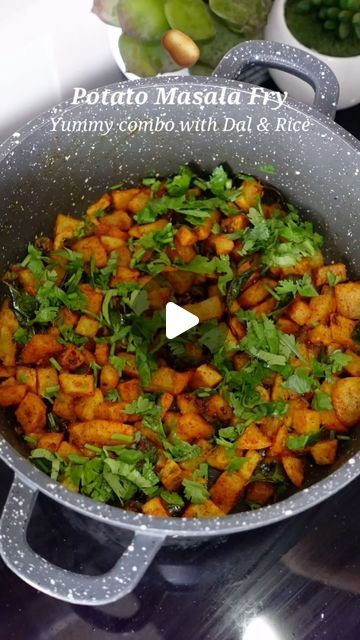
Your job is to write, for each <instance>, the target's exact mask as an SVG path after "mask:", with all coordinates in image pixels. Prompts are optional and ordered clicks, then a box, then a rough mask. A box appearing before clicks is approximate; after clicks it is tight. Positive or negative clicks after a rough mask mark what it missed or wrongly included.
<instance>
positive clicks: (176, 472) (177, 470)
mask: <svg viewBox="0 0 360 640" xmlns="http://www.w3.org/2000/svg"><path fill="white" fill-rule="evenodd" d="M183 478H184V472H183V470H182V469H181V467H180V466H179V465H178V464H177V463H176V462H175V461H174V460H167V461H166V462H165V464H164V466H163V468H162V469H161V471H160V480H161V482H162V484H163V485H164V487H165V489H167V491H178V490H179V489H180V488H181V483H182V481H183Z"/></svg>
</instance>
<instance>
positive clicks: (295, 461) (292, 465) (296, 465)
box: [282, 456, 305, 489]
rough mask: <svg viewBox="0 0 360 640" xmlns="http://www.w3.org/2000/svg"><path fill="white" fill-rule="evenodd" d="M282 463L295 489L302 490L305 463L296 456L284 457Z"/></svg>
mask: <svg viewBox="0 0 360 640" xmlns="http://www.w3.org/2000/svg"><path fill="white" fill-rule="evenodd" d="M282 463H283V467H284V469H285V473H286V475H287V477H288V478H289V479H290V480H291V482H292V483H293V484H294V485H295V487H297V488H298V489H301V486H302V483H303V482H304V467H305V464H304V461H303V460H302V459H301V458H296V457H295V456H283V457H282Z"/></svg>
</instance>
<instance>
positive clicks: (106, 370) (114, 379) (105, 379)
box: [100, 364, 120, 394]
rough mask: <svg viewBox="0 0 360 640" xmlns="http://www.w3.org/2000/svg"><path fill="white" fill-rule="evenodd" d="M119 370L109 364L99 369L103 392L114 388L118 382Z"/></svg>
mask: <svg viewBox="0 0 360 640" xmlns="http://www.w3.org/2000/svg"><path fill="white" fill-rule="evenodd" d="M119 377H120V376H119V372H118V370H117V369H115V367H113V366H112V365H111V364H106V365H105V366H104V367H103V368H102V369H101V371H100V387H101V391H102V392H103V393H105V394H106V393H107V392H108V391H110V390H111V389H116V387H117V386H118V384H119Z"/></svg>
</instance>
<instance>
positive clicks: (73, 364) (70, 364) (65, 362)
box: [58, 344, 85, 371]
mask: <svg viewBox="0 0 360 640" xmlns="http://www.w3.org/2000/svg"><path fill="white" fill-rule="evenodd" d="M58 362H59V365H60V366H61V367H62V368H63V369H68V370H69V371H74V370H75V369H78V368H79V367H81V366H82V365H83V364H84V362H85V358H84V354H83V352H82V351H80V349H77V348H76V347H75V346H74V345H73V344H69V345H68V346H67V347H66V348H65V351H63V353H61V354H60V356H59V358H58Z"/></svg>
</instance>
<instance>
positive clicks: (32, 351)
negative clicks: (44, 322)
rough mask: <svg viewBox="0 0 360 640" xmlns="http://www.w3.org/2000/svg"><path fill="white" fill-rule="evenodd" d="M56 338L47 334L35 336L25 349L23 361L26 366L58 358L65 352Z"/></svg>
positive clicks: (22, 356) (22, 355)
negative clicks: (53, 357)
mask: <svg viewBox="0 0 360 640" xmlns="http://www.w3.org/2000/svg"><path fill="white" fill-rule="evenodd" d="M63 348H64V347H63V346H62V345H61V344H59V343H58V341H57V339H56V338H55V336H52V335H49V334H47V333H37V334H35V335H34V336H33V337H32V338H31V339H30V340H29V342H28V343H27V344H26V345H25V347H24V348H23V351H22V354H21V359H22V361H23V363H24V364H38V363H40V362H44V361H46V360H48V359H49V358H51V357H52V356H55V357H56V356H57V355H58V353H61V352H62V351H63Z"/></svg>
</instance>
